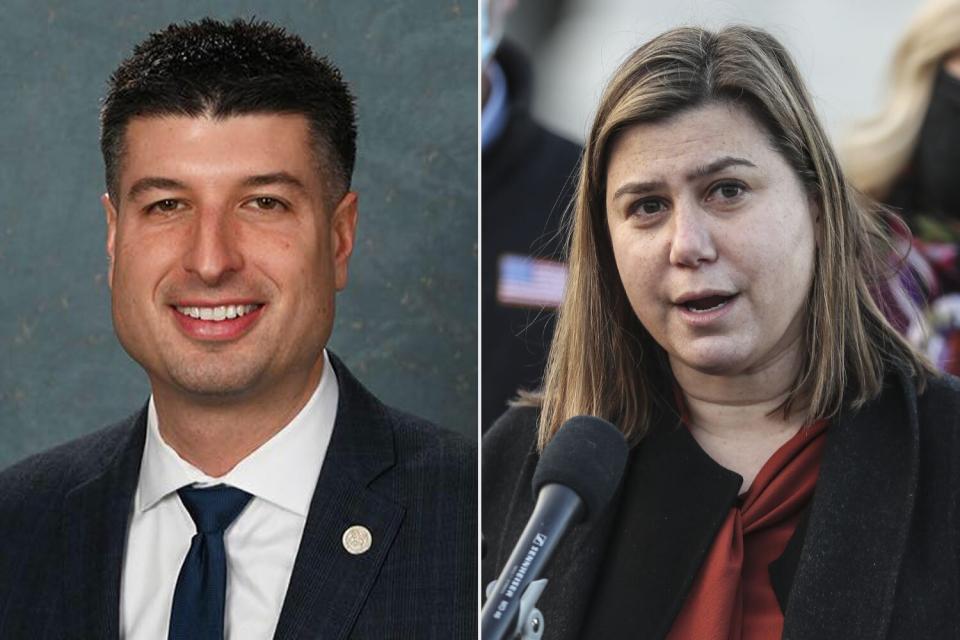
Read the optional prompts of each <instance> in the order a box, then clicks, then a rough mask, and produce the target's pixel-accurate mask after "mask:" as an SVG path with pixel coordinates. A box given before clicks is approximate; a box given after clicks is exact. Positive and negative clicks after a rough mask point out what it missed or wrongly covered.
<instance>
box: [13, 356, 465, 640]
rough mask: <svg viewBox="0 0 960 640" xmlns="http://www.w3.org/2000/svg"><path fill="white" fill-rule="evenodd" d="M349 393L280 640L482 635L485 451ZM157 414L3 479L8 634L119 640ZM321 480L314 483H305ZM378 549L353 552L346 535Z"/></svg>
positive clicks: (343, 376)
mask: <svg viewBox="0 0 960 640" xmlns="http://www.w3.org/2000/svg"><path fill="white" fill-rule="evenodd" d="M330 360H331V362H332V363H333V366H334V370H335V371H336V374H337V381H338V384H339V388H340V399H339V406H338V408H337V418H336V423H335V427H334V431H333V436H332V438H331V441H330V445H329V448H328V451H327V456H326V459H325V461H324V464H323V469H322V470H321V472H320V477H319V479H318V480H317V488H316V491H315V493H314V496H313V501H312V502H311V504H310V511H309V514H308V515H307V522H306V527H305V528H304V532H303V539H302V541H301V543H300V549H299V551H298V553H297V559H296V563H295V565H294V568H293V573H292V575H291V577H290V585H289V587H288V590H287V594H286V598H285V600H284V602H283V608H282V611H281V614H280V620H279V623H278V625H277V630H276V635H275V636H274V637H275V638H277V639H278V640H279V639H284V640H287V639H294V638H297V639H299V638H323V639H342V638H358V639H359V638H375V639H380V638H409V639H411V640H413V639H416V640H420V639H422V638H436V639H437V640H441V639H444V640H445V639H446V638H458V639H459V638H470V639H472V638H475V637H476V624H477V623H476V591H475V589H476V559H475V558H476V495H477V492H476V448H475V446H473V445H472V444H469V443H467V442H466V441H465V440H464V439H463V438H461V437H460V436H457V435H455V434H453V433H451V432H447V431H443V430H441V429H438V428H436V427H434V426H433V425H431V424H429V423H427V422H425V421H423V420H421V419H419V418H415V417H412V416H409V415H406V414H403V413H400V412H398V411H395V410H393V409H390V408H388V407H385V406H384V405H382V404H381V403H380V402H378V401H377V400H376V398H374V397H373V396H372V395H371V394H370V393H369V392H368V391H366V390H365V389H364V388H363V387H362V386H361V385H360V383H359V382H357V380H356V379H355V378H354V377H353V376H352V375H350V372H349V371H348V370H347V369H346V367H345V366H344V365H343V364H342V363H341V362H340V361H339V360H337V359H336V358H334V357H331V358H330ZM145 434H146V410H145V409H143V410H141V411H140V412H139V413H138V414H137V415H135V416H133V417H131V418H129V419H127V420H125V421H124V422H121V423H120V424H118V425H115V426H113V427H111V428H108V429H106V430H103V431H100V432H97V433H94V434H92V435H89V436H86V437H84V438H81V439H79V440H76V441H74V442H71V443H68V444H66V445H63V446H60V447H58V448H56V449H53V450H51V451H49V452H47V453H43V454H39V455H36V456H33V457H31V458H28V459H26V460H24V461H23V462H21V463H19V464H17V465H15V466H14V467H11V468H10V469H8V470H6V471H5V472H3V473H2V474H0V638H24V639H27V638H28V639H30V640H40V639H41V638H78V639H81V638H82V639H84V640H88V639H91V638H97V639H98V640H99V639H108V638H117V637H119V631H118V625H119V601H120V576H121V565H122V562H123V553H124V544H125V541H126V527H127V523H128V520H129V516H130V511H131V508H132V504H133V495H134V491H135V489H136V486H137V479H138V475H139V467H140V459H141V456H142V452H143V443H144V438H145ZM305 481H308V479H305ZM354 524H362V525H364V526H366V527H367V528H368V529H369V530H370V532H371V533H372V537H373V546H372V548H371V549H370V551H368V552H367V553H364V554H362V555H356V556H354V555H350V554H348V553H347V552H346V551H345V550H344V548H343V546H342V542H341V537H342V535H343V532H344V530H345V529H346V528H347V527H349V526H351V525H354Z"/></svg>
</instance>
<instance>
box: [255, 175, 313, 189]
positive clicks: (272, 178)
mask: <svg viewBox="0 0 960 640" xmlns="http://www.w3.org/2000/svg"><path fill="white" fill-rule="evenodd" d="M276 184H285V185H288V186H291V187H294V188H295V189H299V190H300V191H304V192H305V191H306V190H307V187H306V185H304V184H303V182H302V181H301V180H300V179H299V178H297V177H296V176H294V175H292V174H289V173H287V172H286V171H277V172H275V173H264V174H261V175H256V176H250V177H249V178H246V179H244V181H243V186H245V187H268V186H271V185H276Z"/></svg>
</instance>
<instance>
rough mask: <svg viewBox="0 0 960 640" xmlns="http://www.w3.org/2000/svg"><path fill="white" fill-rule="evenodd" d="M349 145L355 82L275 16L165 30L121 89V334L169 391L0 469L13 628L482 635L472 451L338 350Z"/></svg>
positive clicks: (111, 134) (113, 148) (348, 230)
mask: <svg viewBox="0 0 960 640" xmlns="http://www.w3.org/2000/svg"><path fill="white" fill-rule="evenodd" d="M355 139H356V129H355V115H354V106H353V98H352V96H351V95H350V92H349V89H348V87H347V85H346V84H345V83H344V81H343V80H342V78H341V76H340V73H339V71H338V70H337V69H336V68H334V67H333V66H332V65H331V64H330V63H329V62H328V61H327V60H326V59H324V58H319V57H317V56H316V55H314V54H313V52H312V51H311V50H310V49H309V48H308V47H307V46H306V45H305V44H304V43H303V42H302V41H301V40H300V39H299V38H297V37H295V36H292V35H289V34H287V33H286V32H284V31H283V30H281V29H278V28H276V27H273V26H271V25H268V24H264V23H258V22H253V21H251V22H243V21H235V22H233V23H230V24H225V23H221V22H216V21H212V20H203V21H201V22H199V23H188V24H183V25H173V26H170V27H168V28H167V29H165V30H163V31H161V32H158V33H156V34H154V35H152V36H150V37H149V38H148V39H147V40H146V41H145V42H144V43H142V44H141V45H139V46H138V47H137V48H136V49H135V51H134V53H133V55H132V56H131V57H130V58H129V59H127V60H126V61H124V62H123V63H122V64H121V66H120V67H119V68H118V69H117V71H116V72H115V73H114V74H113V76H112V77H111V80H110V88H109V93H108V95H107V97H106V100H105V102H104V107H103V112H102V135H101V146H102V151H103V155H104V162H105V166H106V183H107V193H106V194H105V195H104V196H103V198H102V202H103V206H104V209H105V212H106V219H107V253H108V255H109V259H110V270H109V283H110V288H111V293H112V302H113V320H114V326H115V329H116V332H117V336H118V338H119V339H120V342H121V344H122V345H123V347H124V348H125V349H126V351H127V352H128V353H129V354H130V355H131V357H133V359H134V360H136V361H137V362H138V363H139V364H140V365H141V366H142V367H143V368H144V370H145V371H146V373H147V376H148V378H149V380H150V385H151V390H152V394H151V396H150V399H149V401H148V403H147V405H146V406H145V407H144V408H143V409H142V410H141V411H139V412H138V413H137V414H135V415H134V416H132V417H131V418H129V419H127V420H125V421H123V422H121V423H119V424H117V425H114V426H113V427H110V428H108V429H106V430H103V431H100V432H97V433H94V434H92V435H90V436H87V437H84V438H82V439H80V440H77V441H74V442H72V443H68V444H66V445H63V446H61V447H58V448H57V449H54V450H52V451H50V452H47V453H44V454H40V455H38V456H34V457H33V458H30V459H28V460H26V461H24V462H22V463H20V464H18V465H16V466H14V467H12V468H10V469H8V470H7V471H5V472H3V473H2V474H0V637H3V638H53V637H56V638H59V637H71V638H72V637H76V638H117V637H124V638H171V639H173V638H191V639H206V638H224V637H230V638H268V637H275V638H291V639H292V638H384V637H390V638H417V639H420V638H472V637H475V635H476V606H475V586H476V581H475V550H476V471H475V470H476V451H475V447H473V446H472V445H470V444H468V443H466V442H465V441H463V440H462V439H461V438H460V437H458V436H455V435H454V434H452V433H448V432H445V431H442V430H440V429H438V428H436V427H434V426H432V425H430V424H428V423H426V422H425V421H423V420H421V419H418V418H415V417H412V416H409V415H405V414H402V413H400V412H397V411H395V410H393V409H390V408H388V407H385V406H384V405H382V404H381V403H379V402H378V401H377V400H376V399H375V398H374V397H373V396H372V395H371V394H370V393H369V392H367V391H366V390H365V389H364V388H363V387H362V386H361V385H360V383H359V382H357V381H356V379H354V378H353V376H352V375H351V374H350V372H349V371H348V370H347V369H346V367H345V366H344V365H343V364H342V363H341V362H340V361H339V360H338V359H337V358H336V357H335V356H333V355H332V354H330V353H328V352H327V351H326V349H325V345H326V343H327V341H328V338H329V337H330V333H331V330H332V326H333V317H334V298H335V293H336V292H337V291H340V290H342V289H343V288H344V287H345V285H346V283H347V268H348V263H349V259H350V255H351V252H352V249H353V245H354V233H355V229H356V222H357V196H356V194H355V193H353V192H351V191H350V177H351V174H352V170H353V164H354V156H355Z"/></svg>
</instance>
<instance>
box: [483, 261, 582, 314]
mask: <svg viewBox="0 0 960 640" xmlns="http://www.w3.org/2000/svg"><path fill="white" fill-rule="evenodd" d="M497 270H498V272H499V276H498V278H497V302H499V303H500V304H503V305H509V306H518V307H558V306H560V301H561V300H563V288H564V286H565V285H566V283H567V267H566V265H565V264H563V263H562V262H556V261H554V260H544V259H542V258H531V257H529V256H521V255H517V254H513V253H505V254H503V255H501V256H500V258H499V259H498V260H497Z"/></svg>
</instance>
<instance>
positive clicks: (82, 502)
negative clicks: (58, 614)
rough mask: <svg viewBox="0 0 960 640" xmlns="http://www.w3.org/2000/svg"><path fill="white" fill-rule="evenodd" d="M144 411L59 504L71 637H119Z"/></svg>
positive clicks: (65, 589) (65, 602)
mask: <svg viewBox="0 0 960 640" xmlns="http://www.w3.org/2000/svg"><path fill="white" fill-rule="evenodd" d="M146 415H147V414H146V408H144V409H143V410H142V411H141V412H140V413H139V414H138V415H136V416H134V417H132V418H131V419H130V420H129V422H128V424H127V426H126V430H127V431H128V434H129V435H127V436H126V437H125V438H123V439H122V440H121V441H120V442H119V443H118V446H117V447H116V448H115V449H114V450H112V451H105V452H104V463H103V465H102V467H100V468H99V469H98V471H97V473H96V474H95V475H93V476H92V477H91V478H90V479H89V480H87V481H85V482H83V483H81V484H79V485H77V486H76V487H74V488H73V489H72V490H71V491H70V492H69V493H67V495H66V497H65V502H64V556H63V557H64V567H63V569H64V580H63V589H64V592H63V598H64V605H65V606H64V610H65V616H66V619H67V624H66V625H65V627H64V631H65V633H67V634H68V636H69V637H74V638H105V639H109V638H119V636H120V632H119V624H120V575H121V571H122V567H123V552H124V548H125V546H126V536H127V523H128V521H129V518H130V509H131V507H132V505H133V496H134V491H135V490H136V486H137V477H138V474H139V471H140V461H141V458H142V454H143V443H144V439H145V437H146Z"/></svg>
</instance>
